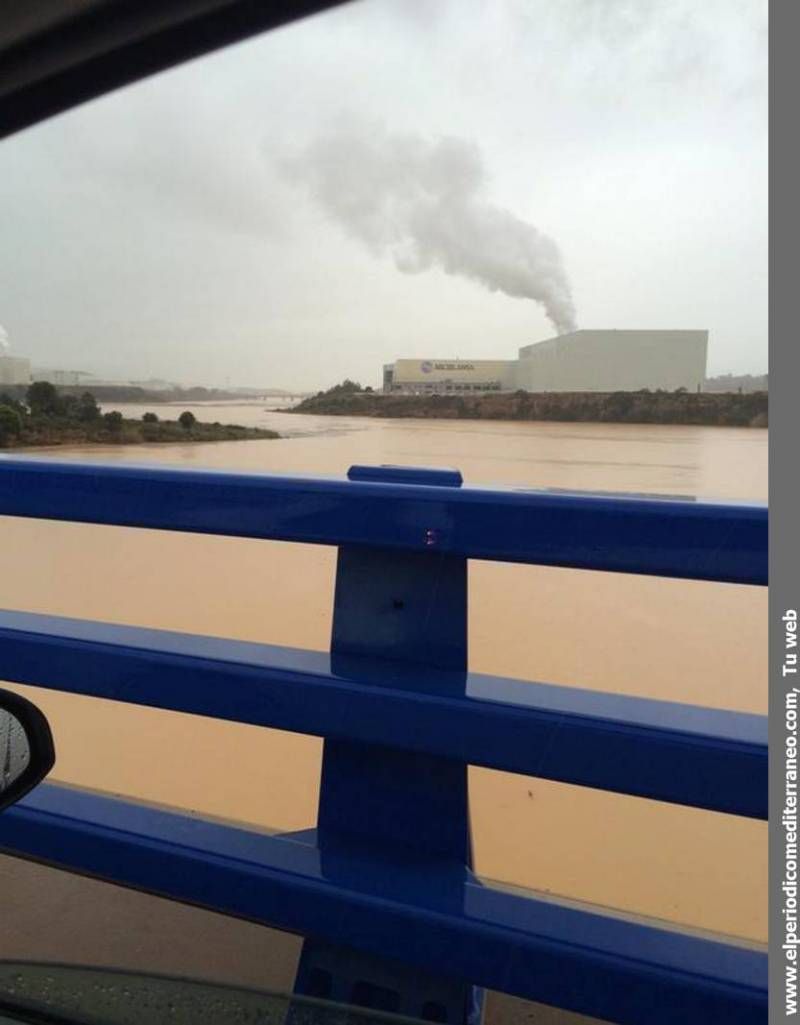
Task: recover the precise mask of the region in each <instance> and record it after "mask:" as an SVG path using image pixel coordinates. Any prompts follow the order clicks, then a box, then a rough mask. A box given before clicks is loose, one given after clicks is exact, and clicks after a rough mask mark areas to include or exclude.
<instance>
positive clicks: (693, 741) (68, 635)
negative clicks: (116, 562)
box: [0, 612, 767, 818]
mask: <svg viewBox="0 0 800 1025" xmlns="http://www.w3.org/2000/svg"><path fill="white" fill-rule="evenodd" d="M0 679H5V680H10V681H14V682H16V683H26V684H38V685H39V686H44V687H49V688H53V689H56V690H62V691H70V692H72V693H76V694H87V695H92V696H94V697H99V698H109V699H111V700H114V701H127V702H132V703H134V704H140V705H149V706H151V707H155V708H162V709H170V710H173V711H179V712H189V713H194V714H197V715H206V716H214V717H216V718H218V719H226V720H232V721H235V722H243V723H250V724H254V725H258V726H271V727H277V728H279V729H285V730H292V731H295V732H300V733H309V734H314V735H317V736H321V737H333V738H337V739H346V740H355V741H362V742H367V743H371V744H381V745H384V746H390V747H395V748H400V749H403V750H407V751H415V752H425V753H428V754H435V755H440V756H442V757H445V758H452V759H456V760H459V761H461V762H467V763H471V764H474V765H484V766H489V767H490V768H494V769H505V770H508V771H510V772H518V773H527V774H530V775H534V776H539V777H542V778H544V779H551V780H558V781H561V782H564V783H574V784H582V785H584V786H591V787H595V788H598V789H602V790H611V791H617V792H620V793H625V794H633V795H636V796H639V797H650V798H656V799H658V800H662V801H671V802H675V803H680V804H686V805H693V806H695V807H699V808H707V809H711V810H714V811H721V812H731V813H733V814H737V815H746V816H751V817H755V818H766V816H767V721H766V717H764V716H756V715H747V714H745V713H741V712H728V711H722V710H717V709H708V708H698V707H696V706H692V705H681V704H675V703H672V702H667V701H654V700H651V699H646V698H637V697H626V696H623V695H618V694H604V693H598V692H596V691H586V690H579V689H577V688H572V687H558V686H553V685H550V684H541V683H527V682H524V681H521V680H509V679H503V678H501V677H495V676H484V675H479V674H476V673H459V672H451V671H446V670H433V669H419V668H416V667H414V668H409V667H407V666H404V665H403V664H402V663H392V662H390V661H386V660H379V659H369V658H363V657H349V658H344V657H338V658H337V657H335V656H333V657H332V656H331V655H330V654H329V653H325V652H313V651H301V650H297V649H293V648H282V647H276V646H273V645H263V644H252V643H246V642H242V641H232V640H224V639H219V638H210V637H200V636H193V635H190V634H180V633H172V632H169V631H163V630H146V629H141V628H137V627H127V626H115V625H110V624H103V623H95V622H87V621H82V620H75V619H64V618H60V617H53V616H41V615H35V614H31V613H20V612H0Z"/></svg>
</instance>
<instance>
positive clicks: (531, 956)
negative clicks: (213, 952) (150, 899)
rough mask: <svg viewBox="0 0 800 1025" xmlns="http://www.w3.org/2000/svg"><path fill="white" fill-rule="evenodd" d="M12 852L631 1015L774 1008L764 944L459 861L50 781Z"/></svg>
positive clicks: (669, 1019)
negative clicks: (322, 844) (234, 821)
mask: <svg viewBox="0 0 800 1025" xmlns="http://www.w3.org/2000/svg"><path fill="white" fill-rule="evenodd" d="M0 849H5V850H7V851H9V852H10V853H15V852H16V851H23V852H24V853H25V855H26V856H28V857H34V858H37V859H40V860H42V861H44V862H47V863H49V864H54V865H57V866H59V867H61V868H66V869H70V870H72V871H76V872H81V873H85V874H88V875H92V876H96V877H99V878H103V879H111V880H113V881H115V882H118V883H122V884H124V885H128V886H133V887H136V888H138V889H143V890H147V891H150V892H153V893H162V894H166V895H167V896H170V897H172V898H174V899H179V900H183V901H186V902H188V903H192V904H198V905H201V906H204V907H209V908H212V909H213V910H215V911H220V912H223V913H226V914H231V915H237V916H241V917H244V918H248V919H250V920H253V921H257V922H263V923H265V924H269V925H271V926H273V927H278V928H283V929H287V930H290V931H294V932H299V933H301V934H303V935H304V936H311V937H313V936H322V937H325V938H326V939H327V940H329V941H335V942H338V943H341V944H343V945H347V946H351V947H354V948H356V949H360V950H363V951H368V952H370V953H373V954H374V953H377V954H380V955H382V956H384V957H387V958H398V959H401V960H403V961H405V962H408V963H410V964H412V965H417V966H419V967H420V968H425V969H427V968H429V967H430V965H446V966H447V970H448V971H449V972H450V973H451V974H452V975H455V976H457V977H460V978H465V979H470V980H472V981H473V982H475V983H477V984H478V985H482V986H485V987H488V988H493V989H499V990H502V991H504V992H508V993H513V994H516V995H518V996H521V997H527V998H529V999H532V1000H537V1001H541V1002H543V1003H547V1004H553V1005H555V1006H558V1007H563V1008H566V1009H568V1010H573V1011H576V1012H579V1013H582V1014H588V1015H594V1016H596V1017H599V1018H602V1019H604V1020H611V1021H615V1022H620V1023H622V1025H675V1023H676V1022H688V1021H691V1022H702V1023H711V1022H725V1025H745V1023H746V1025H755V1023H756V1022H763V1021H765V1020H766V1019H765V1015H766V1000H767V995H766V986H767V978H766V975H767V965H766V956H765V954H764V951H763V949H762V948H752V947H748V946H745V945H737V944H735V943H730V942H729V943H722V942H719V941H717V940H714V939H711V938H709V937H707V936H703V935H699V934H692V933H687V932H685V931H679V930H677V929H672V928H669V927H661V926H659V925H656V924H654V923H653V922H647V921H642V920H637V919H633V918H626V917H624V916H618V915H612V914H609V913H601V912H600V911H599V910H598V909H589V908H587V907H586V906H581V905H576V904H575V902H560V901H558V900H555V899H551V898H549V897H548V898H537V897H535V896H528V895H521V894H519V893H517V892H509V891H507V890H504V889H500V888H495V887H492V886H486V885H482V884H481V883H480V882H478V881H477V880H475V879H474V878H473V877H472V876H471V874H470V873H469V872H468V870H466V869H465V868H464V866H463V865H460V864H456V863H454V862H445V863H443V862H442V861H440V860H430V861H429V860H426V859H424V858H422V857H420V858H417V859H414V858H409V857H403V858H398V859H397V860H393V859H392V858H391V856H390V855H389V854H387V851H386V850H385V849H376V848H367V847H359V846H356V845H353V846H348V847H344V848H342V849H340V850H336V849H333V850H331V849H330V848H327V849H325V850H321V849H320V848H318V847H317V846H315V844H314V842H313V834H304V835H303V836H302V837H298V838H294V839H292V838H287V837H273V836H267V835H264V834H262V833H257V832H250V831H247V830H244V829H238V828H232V827H230V826H225V825H221V824H218V823H213V822H208V821H204V820H202V819H197V818H192V817H189V816H184V815H177V814H174V813H171V812H167V811H164V810H161V809H154V808H150V807H147V806H143V805H137V804H133V803H130V802H126V801H120V800H117V799H110V798H107V797H102V796H98V795H94V794H90V793H86V792H82V791H79V790H74V789H72V788H67V787H62V786H53V785H50V786H46V785H45V786H41V787H40V788H39V789H37V790H35V791H34V792H33V793H32V794H31V795H30V796H29V797H27V798H26V799H25V801H24V802H22V803H20V804H19V805H17V806H16V807H14V808H12V809H10V810H9V811H7V812H5V813H4V814H3V815H2V816H0Z"/></svg>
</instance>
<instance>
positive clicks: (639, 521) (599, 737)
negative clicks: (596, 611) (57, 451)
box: [0, 458, 767, 1025]
mask: <svg viewBox="0 0 800 1025" xmlns="http://www.w3.org/2000/svg"><path fill="white" fill-rule="evenodd" d="M0 514H4V515H11V516H25V517H35V518H41V519H55V520H71V521H78V522H85V523H97V524H112V525H120V526H127V527H146V528H152V529H161V530H177V531H189V532H196V533H208V534H221V535H230V536H239V537H242V536H244V537H252V538H270V539H278V540H284V541H297V542H306V543H309V542H310V543H316V544H327V545H334V546H336V547H337V548H338V550H339V555H338V568H337V576H336V590H335V595H334V612H333V630H332V641H331V649H330V652H328V653H319V652H311V651H304V650H297V649H292V648H285V647H277V646H274V645H263V644H252V643H245V642H241V641H232V640H225V639H220V638H209V637H200V636H194V635H186V634H178V633H173V632H169V631H161V630H147V629H141V628H137V627H122V626H116V625H111V624H104V623H96V622H88V621H82V620H72V619H65V618H61V617H53V616H43V615H38V614H31V613H24V612H15V611H7V612H2V613H0V679H4V680H8V681H11V682H16V683H22V684H32V685H35V686H40V687H47V688H51V689H56V690H61V691H68V692H71V693H76V694H83V695H91V696H94V697H102V698H106V699H111V700H116V701H121V702H129V703H133V704H140V705H147V706H150V707H156V708H161V709H167V710H172V711H181V712H187V713H191V714H196V715H203V716H211V717H215V718H219V719H225V720H229V721H235V722H242V723H249V724H253V725H257V726H265V727H276V728H279V729H286V730H292V731H295V732H299V733H307V734H312V735H315V736H319V737H323V738H325V746H324V756H323V769H322V779H321V788H320V805H319V815H318V822H317V828H316V829H314V830H309V831H307V832H305V833H302V834H292V835H282V836H267V835H264V834H263V833H259V832H256V831H248V830H246V829H243V828H234V827H232V826H225V825H221V824H219V823H217V822H212V821H206V820H203V819H201V818H197V817H189V816H185V815H181V814H179V813H177V812H168V811H164V810H162V809H154V808H151V807H147V806H144V805H141V804H137V803H135V802H132V801H123V800H119V799H113V798H110V797H108V796H101V795H98V794H93V793H88V792H86V791H81V790H77V789H75V788H71V787H67V786H63V785H58V784H46V785H42V786H41V787H40V788H38V789H37V790H36V791H34V792H33V793H32V794H31V795H30V796H29V797H28V798H27V799H26V800H25V801H24V802H22V803H20V804H19V805H17V806H16V807H15V808H13V809H10V810H9V811H7V812H5V813H4V814H3V815H2V816H0V849H2V850H4V851H5V852H7V853H11V854H15V855H19V856H23V857H32V858H37V859H40V860H43V861H46V862H48V863H50V864H53V865H57V866H59V867H61V868H65V869H70V870H73V871H77V872H82V873H88V874H91V875H94V876H97V877H99V878H102V879H106V880H109V881H111V882H116V883H120V884H123V885H127V886H134V887H137V888H140V889H142V890H146V891H149V892H153V893H158V894H161V895H164V896H167V897H171V898H174V899H176V900H181V901H188V902H191V903H195V904H200V905H203V906H205V907H208V908H211V909H213V910H216V911H220V912H223V913H227V914H232V915H237V916H241V917H244V918H248V919H250V920H253V921H257V922H262V923H264V924H268V925H271V926H274V927H278V928H283V929H287V930H291V931H295V932H299V933H301V934H302V935H303V936H304V937H306V940H305V943H304V948H303V955H302V957H301V962H300V968H299V971H298V977H297V982H296V989H297V991H298V992H303V993H311V994H314V995H318V996H331V997H334V998H336V999H340V1000H350V1001H352V1002H358V1003H366V1004H368V1005H370V1006H379V1007H382V1008H383V1009H384V1010H396V1011H398V1012H401V1013H407V1014H412V1015H416V1016H417V1017H422V1018H425V1019H427V1020H431V1021H447V1022H459V1023H461V1022H463V1021H466V1020H468V1019H469V1018H470V1016H472V1018H473V1020H474V1017H475V1013H476V1012H475V1007H476V1004H477V1003H478V1002H479V1001H478V1000H477V995H478V994H479V989H480V988H492V989H497V990H502V991H504V992H508V993H512V994H516V995H518V996H522V997H527V998H530V999H533V1000H537V1001H541V1002H544V1003H549V1004H553V1005H555V1006H558V1007H563V1008H567V1009H570V1010H573V1011H577V1012H581V1013H583V1014H588V1015H593V1016H595V1017H598V1018H602V1019H605V1020H608V1021H614V1022H622V1023H644V1022H647V1023H649V1025H654V1023H661V1022H663V1023H667V1022H670V1023H672V1022H674V1021H681V1022H698V1023H699V1022H703V1023H706V1022H710V1021H723V1020H724V1021H726V1022H756V1021H759V1022H760V1021H765V1020H766V956H765V954H764V952H763V950H761V949H760V948H756V947H753V946H748V945H745V944H742V943H737V942H735V941H731V940H726V939H725V938H722V937H713V936H709V935H706V934H703V935H700V934H697V933H695V932H692V931H690V930H684V929H679V928H677V927H673V926H668V925H666V924H663V923H662V924H659V923H654V922H652V921H646V920H642V919H639V918H634V917H631V916H625V915H622V914H614V913H612V912H608V911H600V910H597V909H592V908H587V907H583V906H578V905H576V904H575V903H574V902H571V901H559V900H556V899H552V898H549V897H548V898H544V897H542V896H536V895H534V894H524V893H521V892H519V891H515V892H511V891H509V890H507V889H503V888H500V887H496V886H493V885H489V884H486V883H484V882H481V881H480V880H478V879H477V878H476V877H475V876H474V875H473V874H472V872H471V845H470V836H469V816H468V787H467V774H466V769H467V766H468V765H483V766H489V767H492V768H496V769H503V770H507V771H510V772H515V773H523V774H528V775H531V776H537V777H541V778H545V779H550V780H557V781H561V782H567V783H572V784H578V785H581V786H586V787H593V788H597V789H602V790H608V791H614V792H618V793H624V794H631V795H634V796H637V797H646V798H654V799H657V800H661V801H668V802H672V803H677V804H684V805H689V806H693V807H697V808H703V809H708V810H710V811H716V812H724V813H727V814H735V815H743V816H748V817H752V818H762V819H763V818H766V814H767V811H766V802H767V748H766V721H765V719H764V717H760V716H754V715H748V714H744V713H737V712H726V711H721V710H715V709H706V708H700V707H696V706H688V705H683V704H678V703H673V702H666V701H655V700H650V699H644V698H635V697H625V696H621V695H617V694H604V693H598V692H595V691H587V690H581V689H578V688H571V687H559V686H553V685H549V684H546V683H530V682H526V681H519V680H509V679H503V678H499V677H493V676H486V675H480V674H475V673H470V672H468V671H467V627H466V621H467V578H466V567H467V560H468V559H489V560H496V561H508V562H518V563H534V564H539V565H548V566H563V567H572V568H577V569H592V570H606V571H613V572H622V573H640V574H649V575H658V576H665V577H678V578H684V579H698V580H710V581H720V582H726V583H728V584H750V585H764V584H766V582H767V575H766V574H767V570H766V565H767V513H766V509H765V508H764V507H761V506H747V505H741V504H735V503H714V504H711V503H702V502H696V501H690V500H673V499H660V498H653V497H646V496H618V495H610V494H602V493H594V494H586V493H583V494H576V493H568V492H559V491H553V490H550V491H532V490H523V489H491V490H490V489H484V488H472V487H464V486H463V485H462V481H461V477H460V475H459V474H458V473H457V472H455V471H448V470H417V469H412V468H396V467H376V468H370V467H353V468H352V469H351V471H350V473H349V475H348V479H346V480H344V479H338V478H303V477H278V476H268V475H241V474H235V473H216V472H206V471H186V470H173V469H168V468H163V467H159V468H151V467H135V466H120V465H114V466H108V465H101V464H97V463H72V462H67V461H59V462H55V461H45V460H38V459H31V460H24V459H16V458H3V459H0ZM531 614H532V615H535V610H532V613H531ZM58 740H59V738H58V736H56V742H57V744H58ZM187 771H190V770H189V769H187ZM243 785H247V783H246V781H243ZM540 842H541V843H543V844H546V843H547V837H546V836H544V837H541V838H540ZM591 870H592V865H591V852H588V851H587V865H586V871H587V872H591Z"/></svg>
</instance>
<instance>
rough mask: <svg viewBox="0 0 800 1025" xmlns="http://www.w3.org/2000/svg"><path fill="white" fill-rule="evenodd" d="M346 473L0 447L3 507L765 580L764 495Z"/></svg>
mask: <svg viewBox="0 0 800 1025" xmlns="http://www.w3.org/2000/svg"><path fill="white" fill-rule="evenodd" d="M389 473H390V474H391V473H392V471H389ZM354 477H355V479H353V480H343V479H336V478H328V479H326V478H317V477H315V478H304V477H280V476H268V475H243V474H236V473H219V472H210V471H204V470H185V469H169V468H164V467H157V468H156V467H138V466H119V465H114V466H107V465H103V464H100V463H97V464H92V463H83V464H81V463H70V462H68V461H52V460H44V459H42V460H39V459H16V458H13V457H0V515H9V516H28V517H37V518H42V519H56V520H71V521H77V522H83V523H98V524H116V525H119V526H128V527H149V528H153V529H161V530H179V531H190V532H195V533H201V534H225V535H230V536H233V537H252V538H273V539H275V540H282V541H301V542H309V543H314V544H329V545H351V546H362V547H363V546H366V547H371V548H384V549H404V550H408V551H436V552H443V553H447V554H452V555H460V556H463V557H465V558H469V559H489V560H495V561H500V562H523V563H535V564H539V565H543V566H564V567H572V568H577V569H594V570H607V571H611V572H620V573H639V574H649V575H655V576H663V577H679V578H687V579H695V580H717V581H726V582H730V583H739V584H760V585H763V584H766V582H767V510H766V507H763V506H751V505H740V504H735V503H705V502H693V501H677V500H670V499H658V498H652V497H645V496H639V497H620V496H614V495H605V494H596V493H585V494H573V493H569V492H558V491H546V490H545V491H529V490H522V489H493V490H489V489H484V488H473V487H459V486H453V485H455V484H457V481H456V480H454V479H453V478H452V477H448V476H447V474H444V475H434V477H433V478H432V480H433V481H435V482H436V483H427V482H426V483H424V484H419V483H416V484H412V483H406V482H405V481H401V480H399V479H398V478H397V475H396V474H395V475H394V477H395V479H394V480H392V481H390V482H388V483H379V482H378V481H376V480H374V479H373V480H370V479H366V477H365V475H364V473H363V471H362V472H361V473H359V471H358V470H356V472H355V474H354Z"/></svg>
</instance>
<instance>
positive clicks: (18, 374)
mask: <svg viewBox="0 0 800 1025" xmlns="http://www.w3.org/2000/svg"><path fill="white" fill-rule="evenodd" d="M30 383H31V361H30V360H29V359H22V358H21V357H19V356H0V385H3V384H30Z"/></svg>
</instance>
